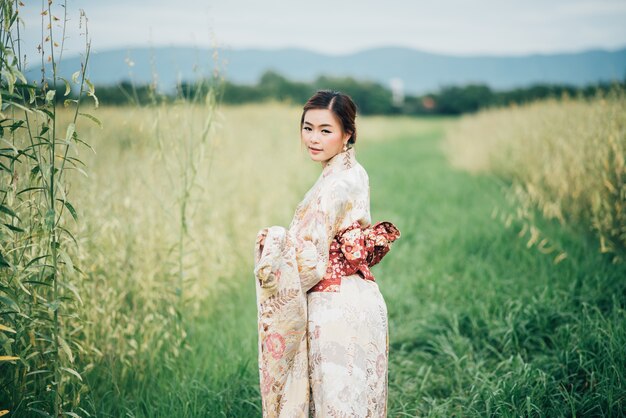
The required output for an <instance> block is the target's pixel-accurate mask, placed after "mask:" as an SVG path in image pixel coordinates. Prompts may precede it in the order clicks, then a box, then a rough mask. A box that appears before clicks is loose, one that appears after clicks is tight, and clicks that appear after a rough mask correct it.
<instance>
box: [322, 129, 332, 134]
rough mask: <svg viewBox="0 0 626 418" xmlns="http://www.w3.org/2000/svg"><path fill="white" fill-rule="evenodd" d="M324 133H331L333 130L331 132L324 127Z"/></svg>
mask: <svg viewBox="0 0 626 418" xmlns="http://www.w3.org/2000/svg"><path fill="white" fill-rule="evenodd" d="M322 133H325V134H330V133H332V132H330V131H329V130H328V129H322Z"/></svg>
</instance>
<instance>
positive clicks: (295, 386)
mask: <svg viewBox="0 0 626 418" xmlns="http://www.w3.org/2000/svg"><path fill="white" fill-rule="evenodd" d="M369 201H370V195H369V179H368V176H367V173H366V171H365V169H364V168H363V167H362V166H361V165H360V164H359V163H358V162H357V161H356V159H355V153H354V149H353V148H349V149H348V150H346V151H342V152H340V153H338V154H337V155H335V156H334V157H332V158H331V159H330V160H329V161H328V162H327V164H326V165H325V166H324V168H323V170H322V173H321V174H320V176H319V178H318V179H317V181H316V182H315V184H314V185H313V186H312V187H311V189H310V190H309V191H308V192H307V193H306V195H305V196H304V199H303V200H302V202H300V204H299V205H298V206H297V208H296V211H295V214H294V217H293V220H292V221H291V224H290V225H289V228H288V229H285V228H283V227H280V226H271V227H269V228H264V229H262V230H261V231H259V233H258V234H257V239H256V246H255V269H254V273H255V278H256V291H257V309H258V332H259V341H258V347H259V357H258V359H259V377H260V387H261V398H262V408H263V416H264V417H309V416H313V417H328V416H331V417H335V416H336V417H363V418H365V417H385V416H386V413H387V382H388V380H387V364H388V353H389V333H388V322H387V307H386V304H385V301H384V299H383V296H382V294H381V293H380V291H379V289H378V284H377V283H376V281H375V280H374V276H373V275H372V274H371V271H370V270H369V267H371V266H372V265H375V264H376V263H378V262H379V261H380V260H381V258H382V257H383V256H384V255H385V254H386V253H387V252H388V251H389V248H390V245H391V243H392V242H393V241H394V240H395V239H397V238H398V237H399V236H400V232H399V231H398V230H397V228H396V227H395V226H394V225H393V224H391V223H390V222H378V223H376V224H375V225H371V216H370V204H369V203H370V202H369ZM263 236H265V242H264V246H263V247H261V245H260V242H261V240H262V237H263Z"/></svg>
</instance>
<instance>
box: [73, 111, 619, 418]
mask: <svg viewBox="0 0 626 418" xmlns="http://www.w3.org/2000/svg"><path fill="white" fill-rule="evenodd" d="M147 112H148V111H147V110H141V109H135V110H120V109H104V110H102V111H100V115H99V117H100V118H101V119H102V121H103V123H104V126H105V130H103V131H100V130H98V129H96V128H95V127H94V128H93V130H91V131H89V132H87V133H85V134H83V135H84V136H90V137H91V138H92V139H93V140H91V141H90V143H91V144H92V145H93V146H94V147H95V149H96V151H97V154H96V155H93V156H92V157H90V160H89V161H87V163H88V171H89V172H91V173H92V174H91V175H90V177H89V178H88V179H82V180H76V181H77V183H76V185H77V186H76V187H75V188H74V189H73V191H72V193H74V194H75V195H80V199H78V202H76V206H77V207H78V208H82V209H81V217H82V218H81V219H83V222H84V228H85V229H83V230H82V232H81V236H82V238H83V244H82V245H83V250H82V251H83V252H82V253H81V255H80V257H81V260H83V263H84V264H85V265H83V267H84V268H83V269H84V270H85V271H86V272H87V277H88V279H87V280H85V281H84V282H83V283H82V284H81V288H82V289H81V292H82V293H81V294H82V298H83V300H85V306H84V308H83V312H82V317H83V321H84V330H83V331H82V334H81V336H77V338H82V339H84V340H86V342H85V344H84V345H85V352H84V353H82V354H81V355H80V360H79V361H80V362H81V367H80V370H79V371H80V372H81V374H82V375H83V378H84V379H85V380H86V381H87V383H88V385H89V387H90V391H89V392H87V393H85V394H84V395H83V407H84V408H85V410H87V411H89V412H91V413H95V415H96V416H100V417H121V416H129V417H173V416H176V417H200V416H202V417H205V416H211V417H213V416H215V417H219V416H225V417H253V416H260V415H261V411H260V395H259V389H258V371H257V363H256V361H257V357H256V356H257V352H256V349H257V348H256V347H257V345H256V344H257V335H256V304H255V294H254V282H253V279H254V277H253V273H252V271H253V258H252V255H253V253H252V250H253V244H254V238H255V235H256V232H257V231H258V230H259V229H260V228H262V227H265V226H268V225H272V224H278V225H283V226H286V225H287V224H288V223H289V221H290V220H291V216H292V213H293V210H294V209H295V206H296V204H297V203H298V201H299V199H300V198H301V197H302V196H303V195H304V193H305V192H306V190H307V189H308V187H310V185H312V183H313V182H314V181H315V179H316V178H317V175H318V174H319V171H320V167H318V166H316V165H315V164H314V163H312V162H310V161H309V160H308V158H307V157H306V155H304V153H303V152H301V150H300V147H299V144H298V136H297V135H298V126H297V122H298V120H299V110H298V109H297V108H292V107H286V106H283V105H274V104H272V105H267V106H244V107H238V108H223V109H222V110H221V114H220V116H219V118H218V125H217V126H216V131H215V136H214V137H213V138H212V139H211V143H210V146H209V148H208V150H207V155H208V157H207V159H206V160H204V161H203V163H202V164H201V165H200V170H199V187H198V188H197V189H195V191H194V195H193V196H194V199H192V203H193V205H192V207H193V210H192V211H191V214H190V222H191V223H192V227H190V231H191V232H190V237H189V238H188V239H187V240H186V241H185V242H186V245H187V248H189V252H190V255H189V259H186V260H185V263H186V264H185V266H189V267H186V268H188V269H189V272H190V273H189V281H188V282H187V281H186V282H185V288H184V289H183V293H184V294H185V295H186V299H185V303H184V305H183V308H182V309H181V310H180V311H179V312H178V313H179V314H180V316H181V317H182V320H181V319H180V318H178V316H177V315H176V313H172V303H174V302H175V299H173V296H172V287H175V286H174V284H173V283H175V279H174V276H175V270H176V263H175V260H176V258H175V257H174V256H172V254H171V248H173V247H174V246H175V245H176V242H177V240H176V238H175V237H176V227H175V225H176V223H175V218H172V217H171V208H172V207H174V208H175V207H176V206H175V202H174V200H175V199H173V198H168V196H169V195H168V194H167V192H168V190H170V189H169V188H171V186H168V184H169V183H168V179H165V178H164V176H165V174H163V173H164V172H163V170H160V169H159V167H161V166H162V164H163V162H162V161H160V160H158V159H157V158H155V155H156V154H155V153H154V146H153V144H152V143H151V141H152V139H151V135H152V132H153V131H152V130H151V129H152V128H151V126H152V124H153V121H152V119H151V115H150V114H149V113H147ZM172 112H175V110H172ZM164 116H166V115H164ZM167 116H168V117H170V118H172V119H173V120H174V121H176V120H179V119H176V118H182V117H183V116H180V115H178V116H177V115H176V114H175V113H170V114H169V115H167ZM179 123H180V121H179ZM455 123H457V121H456V120H449V119H411V118H392V117H388V118H382V117H376V118H366V117H360V118H359V119H358V120H357V126H358V129H359V141H358V143H357V145H356V156H357V160H358V161H359V162H361V164H362V165H363V166H364V167H365V168H366V170H367V171H368V173H369V177H370V187H371V208H372V220H373V221H377V220H390V221H392V222H394V224H396V225H397V226H398V227H399V229H400V230H401V232H402V237H401V238H400V240H399V241H398V242H397V243H395V244H394V247H393V249H392V251H391V252H390V254H389V255H388V256H387V257H386V258H385V260H384V261H383V262H382V263H381V264H380V265H379V266H376V267H375V268H374V269H373V271H374V274H375V276H376V277H377V281H378V283H379V286H380V289H381V292H382V293H383V295H384V297H385V300H386V302H387V305H388V310H389V320H390V323H389V327H390V328H389V333H390V369H389V404H388V405H389V416H390V417H404V416H433V417H447V416H463V417H486V416H494V417H496V416H538V417H539V416H541V417H544V416H545V417H560V416H564V417H569V416H607V417H609V416H620V415H621V413H622V412H623V411H624V410H626V382H625V381H624V379H625V378H626V356H624V347H626V327H625V326H624V323H626V312H625V307H626V306H625V305H626V284H625V283H624V277H626V267H625V266H624V265H616V264H612V263H611V262H610V259H609V258H608V257H607V256H606V255H602V254H600V253H598V252H597V242H595V241H594V240H595V238H593V237H589V236H580V235H578V232H574V231H570V230H566V229H564V228H562V227H560V225H559V224H558V223H556V222H552V221H542V222H543V223H542V224H541V229H542V231H543V232H544V234H546V235H547V236H549V238H550V239H551V240H552V241H554V242H556V243H558V245H559V246H560V247H561V248H563V249H564V250H565V251H567V254H568V257H567V258H566V259H565V260H563V261H561V262H560V263H556V264H555V263H554V262H553V258H554V257H553V256H548V255H545V254H542V253H541V252H539V251H537V249H536V248H530V249H529V248H527V246H526V243H527V240H526V239H522V238H520V237H519V236H518V234H519V232H520V229H521V228H522V225H521V224H520V225H518V224H516V222H515V221H513V222H512V223H510V224H506V223H504V222H502V221H501V220H500V218H499V217H497V216H496V217H494V216H493V213H494V210H497V211H498V213H506V211H513V210H514V208H510V207H509V206H508V205H509V203H508V202H507V200H506V199H505V193H504V190H503V189H502V187H503V185H502V183H501V182H500V181H498V180H496V178H495V177H492V176H490V175H489V174H469V173H467V172H465V171H462V170H460V169H455V168H453V167H452V166H451V165H450V163H449V162H448V159H447V157H446V155H445V154H444V151H443V148H442V143H443V138H444V134H445V132H446V129H448V128H449V127H451V126H454V124H455ZM172 124H173V125H176V123H172ZM161 129H165V131H163V132H164V137H165V138H169V140H170V141H176V140H177V138H176V136H175V135H174V134H173V132H174V131H175V129H176V126H173V127H171V128H164V127H161ZM167 129H172V131H171V132H170V131H167ZM167 132H170V134H168V133H167ZM192 134H193V133H190V135H192ZM169 146H175V144H174V142H172V143H171V144H170V145H169ZM166 147H167V145H166ZM170 180H171V179H170ZM168 187H169V188H168ZM173 202H174V203H173ZM172 205H173V206H172ZM168 208H169V209H168ZM177 318H178V319H177ZM181 336H182V338H183V339H184V341H185V344H181V343H180V341H179V340H178V338H179V337H181Z"/></svg>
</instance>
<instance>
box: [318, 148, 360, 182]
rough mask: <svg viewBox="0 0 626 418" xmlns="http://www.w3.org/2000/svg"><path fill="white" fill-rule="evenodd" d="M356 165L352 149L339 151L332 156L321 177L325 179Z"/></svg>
mask: <svg viewBox="0 0 626 418" xmlns="http://www.w3.org/2000/svg"><path fill="white" fill-rule="evenodd" d="M355 164H356V158H355V155H354V148H352V147H350V148H348V149H347V150H346V151H341V152H339V153H337V154H336V155H334V156H333V157H332V158H331V159H330V160H328V162H327V163H326V165H325V166H324V169H323V170H322V177H326V176H328V175H330V174H332V173H337V172H339V171H343V170H347V169H349V168H352V167H354V165H355Z"/></svg>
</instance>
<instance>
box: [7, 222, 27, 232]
mask: <svg viewBox="0 0 626 418" xmlns="http://www.w3.org/2000/svg"><path fill="white" fill-rule="evenodd" d="M3 225H4V226H6V227H7V228H9V229H10V230H11V231H14V232H24V230H23V229H22V228H20V227H19V226H15V225H11V224H7V223H5V224H3Z"/></svg>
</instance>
